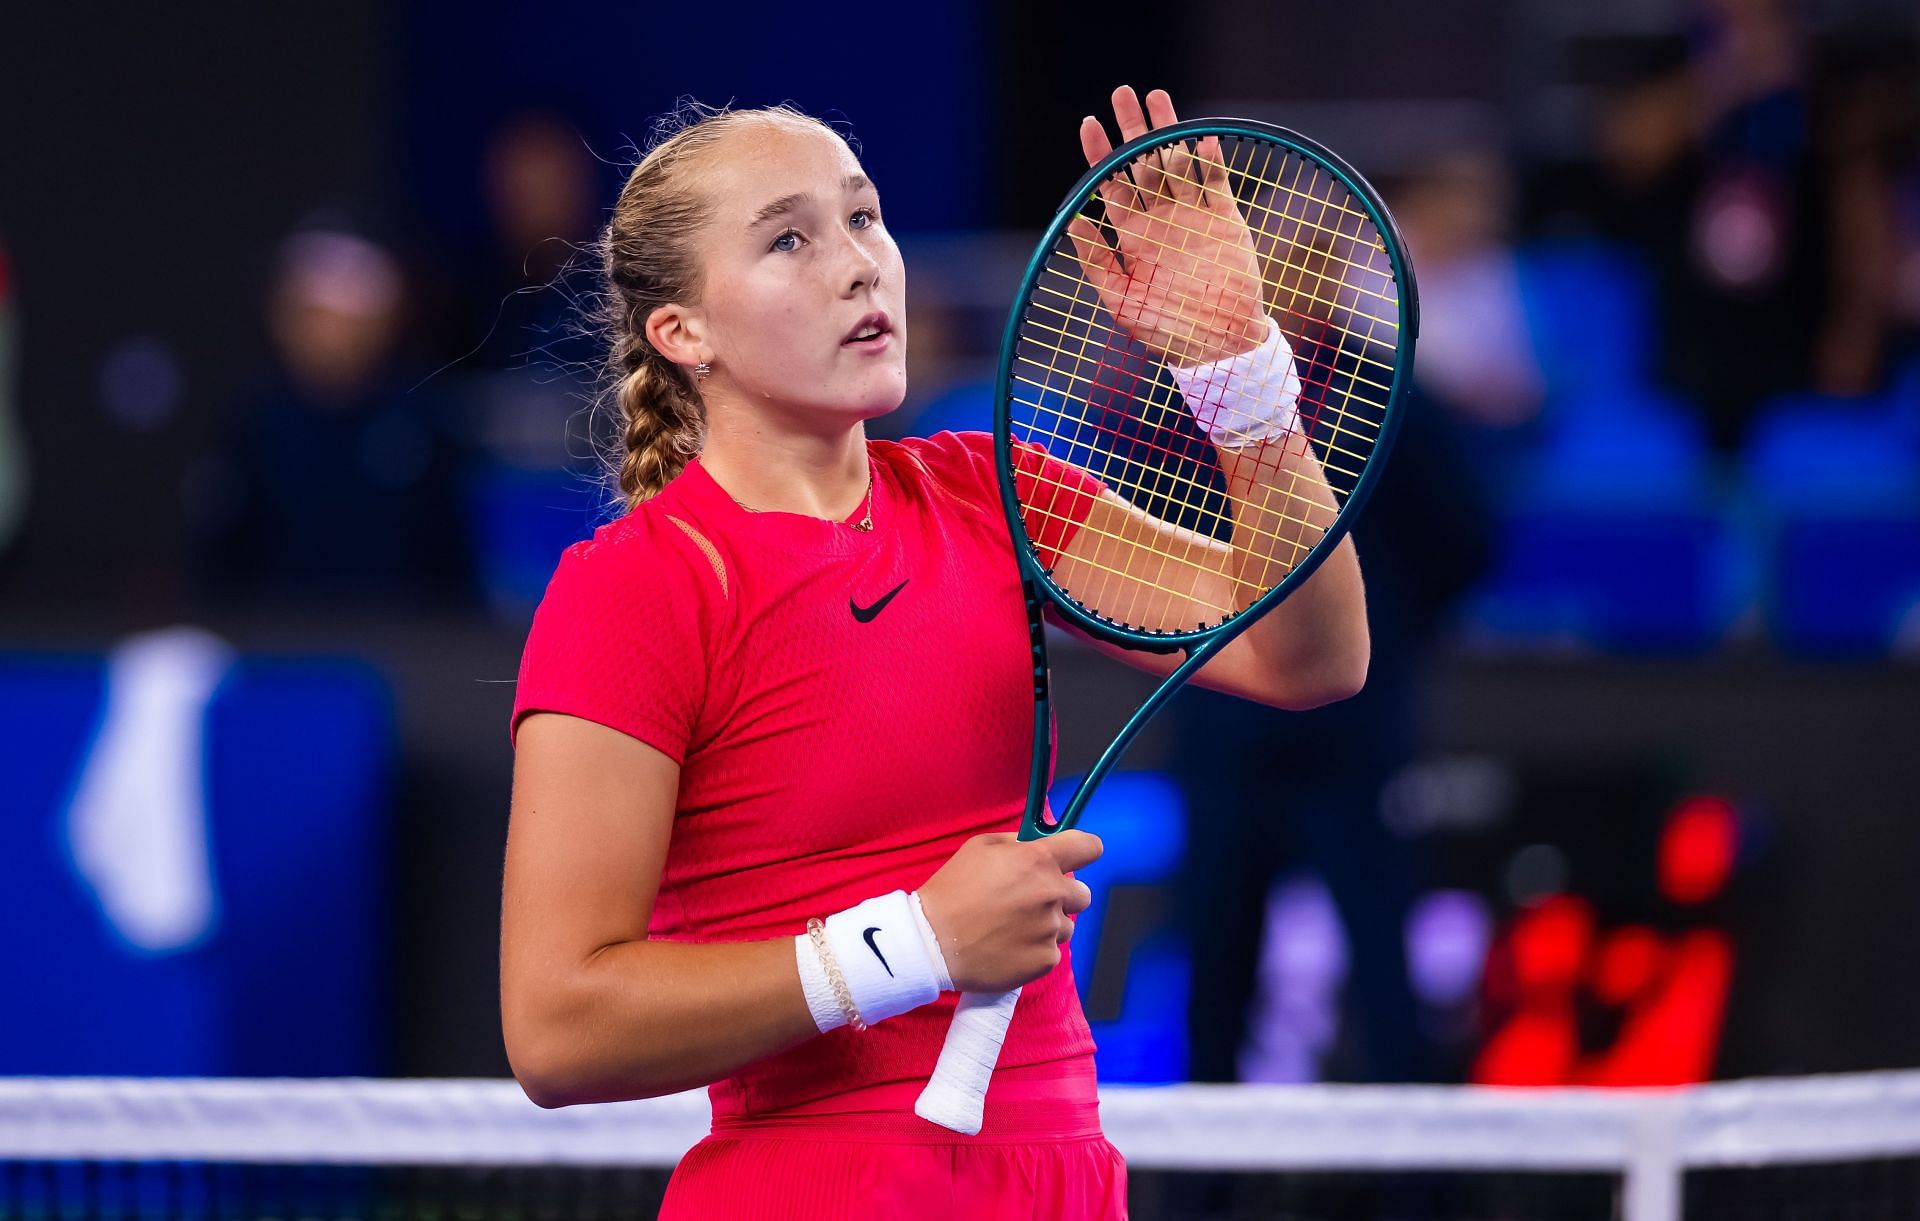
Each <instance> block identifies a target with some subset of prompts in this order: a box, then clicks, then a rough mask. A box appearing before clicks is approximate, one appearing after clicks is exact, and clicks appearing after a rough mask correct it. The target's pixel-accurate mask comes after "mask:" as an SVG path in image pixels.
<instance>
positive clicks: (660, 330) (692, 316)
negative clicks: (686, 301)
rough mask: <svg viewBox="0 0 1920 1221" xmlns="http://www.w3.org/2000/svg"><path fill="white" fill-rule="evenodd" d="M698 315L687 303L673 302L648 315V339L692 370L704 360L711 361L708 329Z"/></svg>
mask: <svg viewBox="0 0 1920 1221" xmlns="http://www.w3.org/2000/svg"><path fill="white" fill-rule="evenodd" d="M701 321H702V320H701V319H700V317H699V316H698V314H697V313H696V312H695V311H693V310H690V309H688V308H687V307H686V306H684V305H678V304H669V305H662V306H659V307H658V308H656V309H655V310H654V311H653V312H652V313H651V314H648V315H647V322H646V327H645V332H646V336H647V342H648V343H650V344H652V345H653V347H654V350H655V351H656V352H658V353H660V355H662V356H664V357H666V358H667V359H668V360H670V361H672V362H673V363H674V364H676V365H680V366H682V367H684V368H688V369H691V368H692V367H693V366H695V365H697V364H699V363H700V362H701V361H703V360H711V359H712V358H713V356H712V353H711V352H710V351H708V349H707V344H706V336H705V334H704V330H705V328H704V327H703V326H702V325H701Z"/></svg>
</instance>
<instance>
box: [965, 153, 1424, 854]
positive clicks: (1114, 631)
mask: <svg viewBox="0 0 1920 1221" xmlns="http://www.w3.org/2000/svg"><path fill="white" fill-rule="evenodd" d="M1208 136H1220V137H1226V138H1238V139H1255V140H1266V141H1271V142H1274V143H1277V144H1279V145H1281V146H1282V147H1284V148H1288V149H1290V150H1291V151H1292V152H1294V153H1295V154H1296V155H1303V156H1305V157H1307V158H1308V159H1309V160H1311V161H1314V162H1317V163H1319V164H1320V166H1321V167H1322V168H1324V169H1326V170H1327V171H1328V172H1330V173H1331V174H1332V175H1333V176H1334V178H1335V179H1337V180H1338V181H1339V182H1340V184H1341V185H1342V186H1344V187H1345V188H1346V189H1347V190H1348V191H1349V192H1350V193H1351V194H1352V195H1353V197H1354V198H1355V199H1357V200H1358V201H1359V202H1360V204H1361V206H1362V207H1363V208H1365V210H1366V213H1367V218H1368V219H1369V220H1371V221H1372V222H1373V225H1374V229H1375V230H1376V232H1378V233H1379V235H1380V238H1381V241H1382V242H1383V243H1384V244H1385V253H1386V255H1387V258H1388V259H1389V260H1390V261H1391V264H1392V267H1393V269H1394V270H1395V271H1396V272H1398V273H1399V276H1398V278H1399V280H1400V283H1401V291H1400V294H1399V301H1398V302H1397V303H1396V304H1397V306H1398V309H1399V331H1398V334H1399V336H1400V342H1399V353H1398V357H1399V358H1398V359H1397V360H1396V361H1395V362H1394V370H1393V383H1392V385H1391V387H1390V388H1389V390H1388V392H1387V400H1386V403H1385V405H1384V407H1383V408H1382V421H1381V427H1380V433H1379V435H1378V436H1377V437H1376V438H1375V439H1374V443H1373V451H1372V452H1370V454H1369V457H1368V460H1367V463H1366V466H1365V468H1364V469H1363V470H1362V471H1361V472H1360V478H1359V480H1358V481H1357V482H1356V483H1355V484H1354V486H1353V489H1352V491H1350V492H1349V493H1348V494H1347V497H1346V499H1345V500H1344V501H1342V502H1341V506H1340V511H1339V513H1338V515H1337V516H1336V517H1335V519H1334V521H1333V524H1332V525H1330V526H1329V527H1328V528H1327V530H1326V532H1325V533H1324V534H1323V535H1322V536H1321V537H1320V539H1319V540H1318V541H1317V542H1315V543H1314V545H1313V547H1312V548H1311V549H1309V550H1308V552H1307V554H1306V555H1305V556H1303V557H1302V558H1301V560H1300V562H1299V563H1298V564H1296V565H1294V567H1293V568H1292V569H1291V570H1290V571H1289V572H1288V573H1287V575H1286V576H1285V577H1283V578H1281V580H1280V583H1279V584H1278V585H1275V586H1274V587H1273V588H1272V589H1270V590H1268V591H1267V592H1266V593H1264V594H1262V595H1261V596H1260V597H1259V598H1257V599H1255V600H1254V601H1253V602H1252V603H1251V604H1250V605H1248V607H1247V608H1246V609H1245V610H1243V611H1241V612H1240V613H1239V614H1237V615H1235V616H1233V618H1231V619H1229V620H1227V621H1226V622H1225V623H1222V624H1220V625H1218V626H1216V627H1211V628H1201V629H1197V630H1194V631H1188V632H1147V631H1141V630H1138V629H1135V628H1132V627H1129V626H1127V625H1125V624H1120V623H1115V622H1113V621H1111V620H1109V619H1105V618H1103V617H1101V616H1099V615H1096V614H1093V613H1091V612H1089V611H1087V610H1086V609H1085V608H1084V607H1082V606H1081V605H1080V604H1079V603H1078V602H1076V601H1075V600H1074V599H1073V596H1072V595H1071V594H1068V593H1067V592H1066V591H1065V590H1063V589H1061V588H1060V587H1059V586H1058V585H1057V584H1055V583H1054V580H1053V576H1052V574H1051V572H1050V571H1049V570H1048V569H1047V568H1046V567H1044V566H1043V565H1042V564H1041V563H1040V557H1039V554H1038V552H1037V550H1036V548H1035V547H1034V544H1033V540H1032V539H1031V538H1029V537H1028V535H1027V529H1026V524H1025V521H1024V520H1023V518H1022V516H1021V512H1020V500H1019V497H1018V495H1017V492H1016V489H1015V484H1014V476H1013V433H1012V411H1011V404H1012V402H1013V367H1014V363H1015V360H1016V357H1017V353H1018V350H1019V344H1020V332H1021V323H1022V322H1023V320H1024V319H1025V316H1026V312H1027V309H1028V307H1029V306H1030V305H1031V303H1032V293H1033V290H1034V286H1035V284H1036V283H1037V282H1038V281H1039V279H1040V277H1041V276H1043V275H1045V274H1046V273H1047V272H1048V270H1049V266H1048V265H1049V264H1050V263H1051V262H1052V260H1053V257H1054V255H1055V254H1056V253H1057V252H1058V249H1059V243H1060V238H1061V235H1062V234H1063V233H1064V232H1065V231H1066V227H1067V225H1068V223H1069V222H1071V221H1072V220H1073V218H1074V217H1075V216H1077V215H1079V214H1080V209H1081V208H1083V207H1085V206H1086V204H1087V201H1088V200H1089V199H1090V198H1091V197H1092V196H1093V193H1094V190H1095V189H1096V188H1097V187H1098V186H1099V185H1100V184H1101V183H1103V182H1105V181H1106V180H1107V178H1108V176H1110V175H1111V174H1113V173H1114V171H1115V170H1116V169H1118V168H1120V167H1122V166H1124V165H1126V164H1127V163H1128V162H1130V161H1132V160H1133V159H1134V158H1135V157H1137V156H1139V155H1140V153H1142V152H1143V151H1146V150H1149V149H1153V148H1158V147H1163V146H1166V145H1169V144H1172V143H1174V142H1175V141H1181V140H1192V141H1195V142H1198V141H1199V140H1202V139H1204V138H1206V137H1208ZM1230 172H1231V171H1230ZM1236 202H1237V201H1236ZM1116 325H1117V324H1116ZM1419 330H1420V300H1419V293H1418V291H1417V289H1416V288H1415V285H1414V279H1413V263H1412V261H1411V260H1409V259H1408V258H1407V255H1406V244H1405V242H1404V240H1403V239H1402V238H1401V236H1400V230H1399V227H1398V226H1397V225H1396V224H1395V223H1394V220H1393V216H1392V214H1391V213H1389V212H1388V211H1387V208H1386V205H1385V204H1384V203H1383V202H1382V201H1381V199H1380V197H1379V195H1378V194H1377V193H1376V192H1375V191H1374V189H1373V187H1372V186H1371V185H1370V184H1369V183H1368V182H1367V181H1366V179H1364V178H1362V177H1361V176H1360V175H1359V173H1358V172H1356V171H1355V170H1354V169H1353V167H1352V166H1350V165H1348V164H1347V163H1346V161H1344V160H1343V159H1341V158H1340V157H1339V156H1338V155H1337V154H1336V153H1334V152H1333V151H1332V150H1331V149H1328V148H1327V147H1325V146H1324V145H1322V144H1320V143H1318V142H1316V141H1314V140H1311V139H1309V138H1307V137H1306V136H1303V135H1301V134H1300V133H1298V132H1295V131H1291V130H1289V129H1288V128H1285V127H1279V126H1276V125H1274V124H1271V123H1262V122H1260V121H1258V120H1254V119H1218V118H1216V119H1190V120H1188V121H1187V122H1184V123H1175V124H1171V125H1169V126H1166V127H1157V128H1154V129H1153V130H1152V131H1149V132H1146V133H1144V134H1142V135H1139V136H1136V137H1135V138H1133V139H1132V140H1129V141H1127V142H1126V143H1125V144H1122V145H1120V146H1119V147H1118V148H1116V149H1114V150H1113V151H1112V152H1110V153H1108V154H1107V155H1106V156H1105V157H1102V158H1101V159H1100V160H1099V161H1098V162H1096V163H1095V164H1094V165H1092V166H1089V167H1088V169H1087V172H1086V173H1085V174H1083V175H1081V176H1080V180H1079V181H1078V182H1076V183H1075V184H1074V185H1073V189H1072V190H1070V191H1068V192H1067V193H1066V195H1065V197H1064V198H1063V199H1062V200H1061V204H1060V207H1059V208H1058V209H1057V210H1056V211H1055V213H1054V218H1053V221H1052V223H1051V224H1049V225H1048V226H1047V230H1046V233H1045V234H1044V235H1043V236H1042V237H1041V239H1040V241H1039V243H1038V245H1036V246H1035V248H1034V253H1033V257H1032V258H1031V259H1029V260H1028V262H1027V270H1026V273H1025V274H1024V275H1023V276H1022V277H1021V280H1020V287H1019V291H1018V292H1016V293H1015V295H1014V304H1013V307H1012V309H1010V310H1009V311H1008V313H1007V326H1006V330H1005V333H1004V334H1003V336H1002V339H1001V345H1000V368H999V373H998V376H997V377H996V379H995V382H994V427H993V452H994V465H995V467H996V475H997V478H998V481H999V487H1000V505H1001V508H1002V509H1003V510H1004V511H1005V513H1006V517H1007V526H1008V529H1009V530H1010V531H1011V532H1012V535H1013V540H1014V552H1015V558H1016V559H1017V560H1018V561H1019V564H1020V586H1021V593H1022V595H1023V597H1024V598H1025V601H1026V606H1027V623H1028V627H1029V629H1030V631H1031V632H1032V640H1033V699H1034V728H1033V756H1032V757H1033V763H1032V766H1031V770H1030V771H1029V773H1028V779H1027V808H1026V814H1025V816H1024V817H1023V818H1022V819H1021V826H1020V838H1021V839H1023V840H1032V839H1040V838H1043V837H1045V836H1048V835H1054V834H1057V833H1059V832H1061V831H1065V830H1067V829H1068V828H1070V827H1072V826H1073V825H1074V824H1075V823H1076V822H1078V821H1079V818H1080V815H1081V813H1082V812H1083V811H1084V809H1085V807H1086V802H1087V799H1088V797H1089V796H1091V795H1092V793H1093V790H1094V787H1095V786H1096V785H1098V784H1099V783H1100V781H1101V780H1102V779H1104V778H1105V777H1106V775H1107V773H1108V772H1110V771H1112V770H1113V768H1114V766H1115V765H1116V764H1117V763H1118V762H1119V761H1120V756H1121V755H1122V754H1124V753H1125V752H1126V749H1127V747H1128V746H1129V745H1131V744H1132V742H1133V740H1134V738H1135V737H1137V736H1138V735H1139V733H1140V731H1141V730H1142V729H1143V728H1145V727H1146V724H1147V722H1148V721H1150V720H1152V719H1153V717H1154V714H1156V713H1157V712H1159V711H1160V709H1161V708H1163V707H1165V706H1166V704H1167V702H1168V701H1169V700H1171V699H1172V698H1173V697H1174V695H1175V694H1176V693H1178V692H1179V690H1180V688H1181V687H1183V686H1185V685H1186V683H1187V680H1188V679H1189V678H1191V677H1192V676H1193V674H1194V673H1195V672H1196V671H1197V670H1199V669H1200V667H1201V666H1204V665H1205V664H1206V663H1207V661H1208V660H1209V659H1211V658H1212V657H1213V656H1214V655H1215V654H1216V653H1218V652H1219V651H1220V650H1221V649H1223V648H1225V647H1226V646H1227V645H1228V644H1230V643H1232V641H1233V640H1234V638H1235V637H1237V636H1239V635H1240V633H1242V632H1244V631H1245V630H1246V629H1247V628H1249V627H1251V626H1252V625H1253V624H1254V622H1255V621H1256V620H1258V619H1259V618H1260V616H1261V615H1262V614H1264V613H1265V612H1266V611H1268V610H1269V609H1271V608H1272V607H1273V606H1274V604H1276V603H1278V602H1279V601H1280V600H1281V599H1283V598H1285V597H1286V596H1287V595H1288V594H1289V593H1291V592H1293V590H1294V589H1295V588H1296V587H1298V586H1299V585H1300V583H1301V582H1303V581H1305V580H1307V578H1309V577H1311V576H1312V575H1313V573H1314V571H1315V570H1316V569H1318V568H1319V567H1320V564H1321V562H1322V561H1323V560H1325V559H1326V557H1327V556H1328V555H1329V554H1331V553H1332V551H1333V549H1334V548H1335V547H1337V546H1339V544H1340V540H1341V539H1342V538H1344V537H1345V536H1346V534H1347V533H1348V530H1349V529H1350V527H1351V524H1352V522H1353V519H1354V518H1355V516H1357V515H1358V514H1359V512H1360V510H1361V509H1362V508H1363V507H1364V506H1365V504H1366V501H1367V497H1368V496H1369V495H1370V494H1371V493H1372V491H1373V486H1374V484H1375V483H1376V482H1377V481H1378V479H1379V476H1380V471H1381V469H1382V468H1383V467H1384V466H1385V463H1384V461H1375V460H1374V457H1373V454H1374V453H1377V454H1378V455H1379V456H1380V457H1381V458H1382V459H1384V458H1385V456H1386V453H1387V452H1388V450H1389V449H1390V448H1391V446H1392V444H1393V440H1394V436H1395V434H1396V433H1397V432H1398V430H1399V425H1400V410H1399V408H1400V404H1401V401H1402V400H1403V398H1404V397H1405V394H1406V383H1407V378H1408V377H1409V376H1410V375H1411V372H1412V369H1413V349H1414V343H1415V340H1416V339H1417V338H1418V337H1419ZM1049 604H1051V605H1052V606H1053V608H1054V610H1055V612H1056V613H1058V614H1059V615H1060V616H1061V617H1062V618H1063V619H1065V620H1066V621H1067V622H1068V623H1070V624H1072V625H1073V626H1075V627H1077V628H1079V629H1080V630H1081V631H1084V632H1086V633H1087V634H1088V635H1090V636H1093V637H1094V638H1096V639H1099V640H1105V641H1109V642H1111V643H1113V644H1117V645H1119V646H1121V647H1123V648H1128V649H1138V650H1142V651H1144V652H1149V653H1163V654H1165V653H1177V652H1183V651H1184V652H1185V653H1186V658H1185V660H1183V661H1182V662H1181V663H1180V664H1179V665H1178V666H1177V667H1175V669H1174V670H1173V672H1172V673H1171V674H1169V675H1167V676H1166V678H1164V679H1163V680H1162V681H1161V683H1160V686H1159V687H1158V688H1157V689H1156V690H1155V691H1154V692H1153V694H1152V695H1150V696H1148V697H1147V700H1146V702H1145V703H1143V704H1141V705H1140V707H1139V708H1138V709H1137V710H1136V711H1135V712H1134V714H1133V715H1132V716H1131V717H1129V718H1128V719H1127V723H1126V724H1125V725H1124V726H1122V727H1121V729H1120V732H1119V733H1118V734H1117V735H1116V736H1115V737H1114V739H1113V741H1112V742H1111V743H1109V744H1108V746H1107V748H1106V749H1105V750H1104V751H1102V752H1101V753H1100V756H1099V758H1098V759H1096V760H1095V761H1094V764H1093V766H1092V767H1090V768H1089V769H1088V770H1087V774H1086V775H1085V776H1084V777H1082V778H1081V781H1080V784H1079V786H1078V788H1077V789H1075V791H1074V794H1073V796H1072V797H1071V798H1070V799H1069V800H1068V802H1067V806H1066V808H1065V809H1064V810H1062V811H1060V813H1059V815H1058V817H1057V818H1056V819H1055V820H1054V821H1053V822H1052V823H1048V822H1047V821H1046V819H1045V817H1044V811H1045V809H1046V796H1047V787H1048V780H1049V778H1050V776H1051V774H1052V771H1053V749H1052V739H1053V716H1052V707H1053V704H1052V695H1051V691H1050V687H1049V677H1048V672H1047V646H1046V623H1045V618H1044V611H1045V609H1046V607H1047V606H1048V605H1049Z"/></svg>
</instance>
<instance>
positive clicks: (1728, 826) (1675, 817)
mask: <svg viewBox="0 0 1920 1221" xmlns="http://www.w3.org/2000/svg"><path fill="white" fill-rule="evenodd" d="M1738 842H1739V831H1738V828H1737V826H1736V824H1735V820H1734V813H1733V805H1732V803H1731V802H1729V801H1727V800H1726V799H1725V798H1724V797H1690V798H1688V799H1687V800H1685V801H1683V802H1681V803H1680V804H1679V805H1678V806H1676V807H1674V811H1673V813H1672V814H1670V815H1669V816H1668V817H1667V825H1666V826H1665V827H1664V828H1663V829H1662V830H1661V833H1660V891H1661V893H1662V894H1664V895H1666V896H1667V898H1669V899H1671V900H1673V901H1674V902H1675V903H1704V902H1706V901H1707V900H1708V899H1711V898H1713V897H1714V896H1715V895H1717V894H1719V893H1720V892H1721V890H1723V889H1724V888H1725V887H1726V884H1727V878H1728V877H1729V876H1730V875H1731V874H1732V873H1733V854H1734V849H1735V847H1736V846H1737V845H1738Z"/></svg>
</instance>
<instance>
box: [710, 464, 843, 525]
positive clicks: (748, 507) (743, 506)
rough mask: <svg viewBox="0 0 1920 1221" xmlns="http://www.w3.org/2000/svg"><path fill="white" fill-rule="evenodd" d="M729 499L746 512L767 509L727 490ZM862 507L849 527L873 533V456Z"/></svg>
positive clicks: (759, 511) (760, 511) (761, 511)
mask: <svg viewBox="0 0 1920 1221" xmlns="http://www.w3.org/2000/svg"><path fill="white" fill-rule="evenodd" d="M720 490H721V491H723V492H726V491H727V490H726V489H725V488H721V489H720ZM727 499H728V500H731V501H733V503H734V504H736V505H739V507H740V508H741V509H742V510H743V511H745V512H748V513H765V512H766V510H765V509H756V508H754V507H753V506H752V505H749V504H744V503H742V502H741V501H740V499H739V498H738V497H736V496H735V495H734V494H733V493H732V492H727ZM860 507H861V509H862V510H864V511H863V512H862V513H861V515H860V520H859V521H856V522H853V523H851V524H850V525H849V526H848V528H849V529H853V530H858V531H859V532H860V533H862V534H871V533H872V532H873V460H872V459H871V458H869V459H868V460H867V494H866V495H865V496H862V497H861V498H860Z"/></svg>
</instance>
